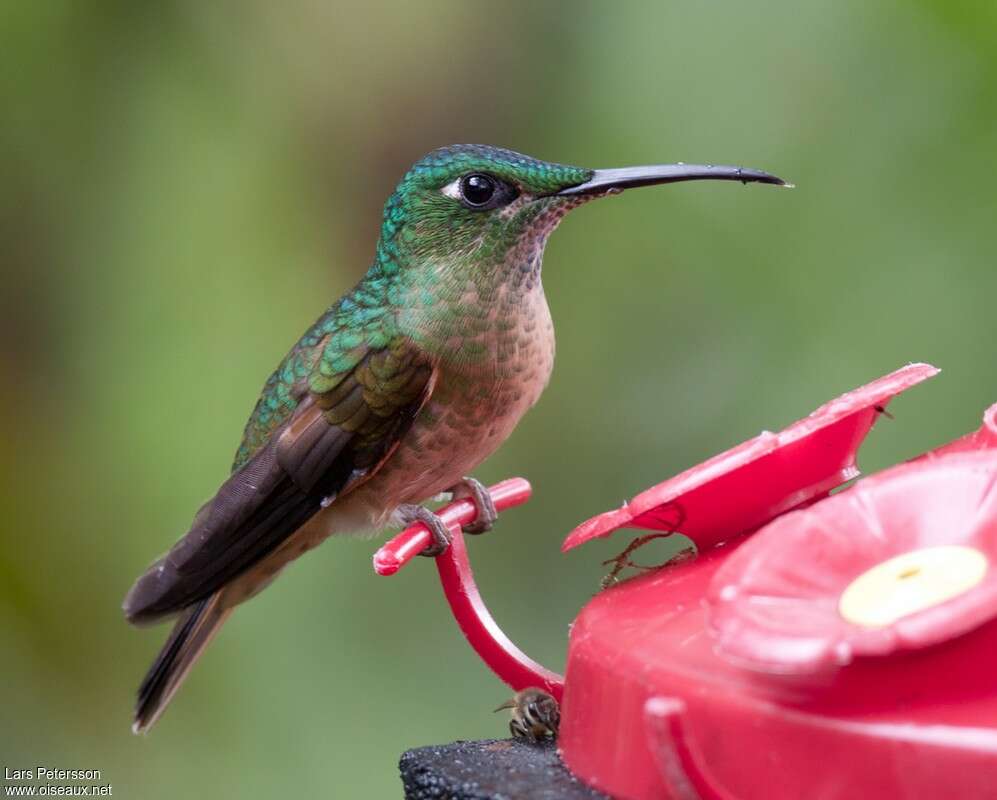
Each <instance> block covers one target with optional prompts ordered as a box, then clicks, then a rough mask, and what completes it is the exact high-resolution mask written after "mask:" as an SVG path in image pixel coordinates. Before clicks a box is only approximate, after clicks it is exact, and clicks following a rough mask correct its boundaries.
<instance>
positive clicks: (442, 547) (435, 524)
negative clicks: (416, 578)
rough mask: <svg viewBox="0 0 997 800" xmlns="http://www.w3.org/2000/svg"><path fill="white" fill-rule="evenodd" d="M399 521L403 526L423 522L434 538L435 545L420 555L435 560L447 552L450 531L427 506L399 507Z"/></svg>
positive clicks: (408, 504) (405, 504)
mask: <svg viewBox="0 0 997 800" xmlns="http://www.w3.org/2000/svg"><path fill="white" fill-rule="evenodd" d="M395 513H396V514H397V519H398V520H399V521H401V523H402V524H403V525H411V524H412V523H413V522H421V523H422V524H423V525H425V526H426V527H427V528H429V533H430V534H431V535H432V537H433V543H432V544H431V545H429V547H427V548H426V549H425V550H423V551H422V552H421V553H419V555H420V556H428V557H430V558H434V557H436V556H438V555H440V554H441V553H444V552H446V549H447V548H448V547H449V546H450V531H449V530H447V526H446V524H445V523H444V522H443V520H442V519H440V517H439V515H437V514H434V513H433V512H432V511H430V510H429V509H428V508H426V507H425V506H417V505H415V504H414V503H403V504H402V505H400V506H398V509H397V511H396V512H395Z"/></svg>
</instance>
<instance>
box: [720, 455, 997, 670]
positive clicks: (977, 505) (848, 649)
mask: <svg viewBox="0 0 997 800" xmlns="http://www.w3.org/2000/svg"><path fill="white" fill-rule="evenodd" d="M707 603H708V609H709V624H710V628H711V631H712V632H713V633H714V634H715V636H716V637H717V643H718V648H719V651H720V653H721V654H722V655H724V656H726V657H729V658H731V659H734V660H736V661H737V662H739V663H742V664H744V665H746V666H751V667H754V668H756V669H759V670H763V671H767V672H779V673H797V674H803V673H812V672H816V671H818V670H822V669H826V668H829V667H833V666H835V665H841V664H846V663H848V662H849V661H851V660H852V659H853V657H855V656H883V655H887V654H889V653H893V652H895V651H898V650H902V649H914V648H920V647H925V646H928V645H932V644H937V643H939V642H942V641H945V640H948V639H950V638H952V637H955V636H958V635H960V634H963V633H966V632H967V631H969V630H971V629H973V628H975V627H977V626H979V625H981V624H982V623H983V622H985V621H987V620H989V619H991V618H992V617H994V616H997V450H994V449H989V450H988V449H982V450H978V451H976V452H972V451H965V452H954V453H950V454H948V455H941V456H939V457H937V458H927V459H920V460H918V461H916V462H912V463H909V464H902V465H900V466H897V467H894V468H892V469H890V470H887V471H885V472H883V473H880V474H878V475H876V476H873V477H871V478H866V479H864V480H862V481H860V482H859V483H857V484H856V485H855V486H853V487H851V488H850V489H848V490H846V491H844V492H842V493H840V494H837V495H835V496H833V497H830V498H828V499H826V500H823V501H821V502H819V503H816V504H815V505H813V506H810V507H809V508H807V509H804V510H800V511H795V512H793V513H790V514H786V515H784V516H782V517H780V518H779V519H777V520H775V521H774V522H772V523H770V524H769V525H767V526H766V527H765V528H763V529H762V530H760V531H759V532H757V533H756V534H755V535H754V536H752V538H751V539H750V540H749V541H747V542H746V543H745V544H744V545H742V546H741V547H740V548H739V549H738V550H737V551H736V552H735V553H733V554H732V555H731V557H730V558H729V559H728V560H727V561H726V562H725V563H724V564H723V566H722V567H721V568H720V569H719V570H718V571H717V573H716V575H715V576H714V578H713V581H712V584H711V586H710V591H709V593H708V597H707Z"/></svg>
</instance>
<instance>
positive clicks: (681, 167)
mask: <svg viewBox="0 0 997 800" xmlns="http://www.w3.org/2000/svg"><path fill="white" fill-rule="evenodd" d="M679 181H740V182H741V183H771V184H774V185H775V186H787V187H792V185H793V184H791V183H787V182H786V181H784V180H783V179H782V178H777V177H776V176H775V175H769V174H768V173H767V172H761V171H760V170H757V169H747V168H745V167H726V166H723V165H719V164H717V165H714V164H657V165H654V166H649V167H623V168H622V169H597V170H596V171H595V172H594V173H593V174H592V177H591V179H589V180H587V181H585V183H580V184H578V185H577V186H571V187H569V188H567V189H562V190H561V191H559V192H558V193H557V194H558V195H572V194H598V193H600V192H606V191H610V190H612V189H621V190H622V189H629V188H631V187H633V186H653V185H654V184H656V183H678V182H679Z"/></svg>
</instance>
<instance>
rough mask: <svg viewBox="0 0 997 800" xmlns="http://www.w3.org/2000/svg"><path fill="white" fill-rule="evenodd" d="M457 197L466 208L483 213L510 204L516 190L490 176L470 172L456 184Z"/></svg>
mask: <svg viewBox="0 0 997 800" xmlns="http://www.w3.org/2000/svg"><path fill="white" fill-rule="evenodd" d="M451 185H452V184H451ZM457 195H458V199H459V200H460V201H461V202H462V203H463V204H464V205H465V206H467V207H468V208H471V209H474V210H475V211H483V210H486V209H490V208H498V207H499V206H504V205H505V204H506V203H509V202H511V201H512V200H514V199H515V197H516V190H515V189H514V188H513V187H512V186H510V185H509V184H507V183H505V182H504V181H500V180H499V179H498V178H496V177H494V176H492V175H486V174H485V173H483V172H472V173H469V174H468V175H464V176H463V177H462V178H461V179H460V180H459V181H458V182H457ZM451 196H453V195H451Z"/></svg>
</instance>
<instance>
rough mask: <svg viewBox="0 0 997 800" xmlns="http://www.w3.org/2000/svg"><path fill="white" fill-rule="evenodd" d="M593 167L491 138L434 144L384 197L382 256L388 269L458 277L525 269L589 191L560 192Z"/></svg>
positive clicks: (587, 176)
mask: <svg viewBox="0 0 997 800" xmlns="http://www.w3.org/2000/svg"><path fill="white" fill-rule="evenodd" d="M592 175H593V170H590V169H583V168H581V167H571V166H566V165H563V164H555V163H550V162H545V161H538V160H537V159H535V158H530V157H529V156H524V155H521V154H520V153H515V152H513V151H511V150H503V149H501V148H498V147H489V146H486V145H453V146H450V147H443V148H440V149H439V150H434V151H433V152H432V153H430V154H429V155H427V156H426V157H425V158H423V159H421V160H420V161H418V162H416V163H415V164H414V165H413V166H412V168H411V169H410V170H409V171H408V172H407V173H406V175H405V176H404V177H403V178H402V180H401V182H400V183H399V184H398V187H397V188H396V189H395V191H394V193H393V194H392V195H391V197H390V198H389V199H388V202H387V203H386V204H385V207H384V220H383V224H382V227H381V240H380V242H379V245H378V260H379V261H380V262H381V264H382V266H383V267H387V268H388V270H389V271H390V270H391V268H392V267H397V268H398V269H399V270H406V269H413V268H418V267H420V266H428V267H431V268H432V271H433V272H434V273H436V274H437V275H438V276H439V277H444V276H443V275H442V274H441V273H443V272H446V271H452V272H454V273H456V274H454V275H452V276H451V277H454V278H457V279H461V278H462V277H468V276H464V275H463V274H462V273H464V272H466V271H467V270H472V271H473V272H474V273H475V274H476V275H477V276H484V275H492V276H493V277H501V275H493V273H495V272H496V271H501V270H503V269H508V268H510V267H512V268H516V269H515V272H514V273H510V276H519V275H525V274H526V273H528V272H531V271H532V266H531V267H529V268H528V269H523V268H525V267H526V266H527V265H532V264H533V262H536V261H538V256H539V255H540V254H541V253H542V249H543V245H544V242H545V241H546V238H547V236H548V235H549V234H550V232H551V231H552V230H553V229H554V227H556V225H557V222H558V221H559V220H560V219H561V217H562V216H563V215H564V214H565V213H566V212H567V211H568V209H570V208H573V207H574V206H577V205H579V204H580V203H582V202H584V201H585V200H586V199H588V198H587V197H581V196H578V197H568V196H560V195H559V194H558V193H559V192H560V191H562V190H563V189H566V188H568V187H572V186H578V185H580V184H582V183H584V182H585V181H587V180H589V179H590V178H591V177H592ZM537 266H539V264H537Z"/></svg>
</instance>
